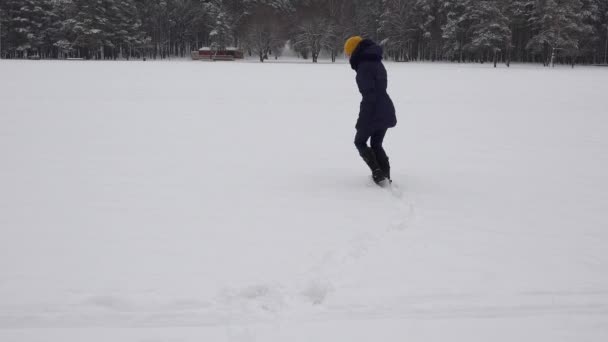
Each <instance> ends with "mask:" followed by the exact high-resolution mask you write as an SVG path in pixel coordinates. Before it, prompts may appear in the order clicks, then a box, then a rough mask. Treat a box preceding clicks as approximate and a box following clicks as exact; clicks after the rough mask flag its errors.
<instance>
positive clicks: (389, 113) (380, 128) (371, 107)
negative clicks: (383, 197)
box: [344, 36, 397, 185]
mask: <svg viewBox="0 0 608 342" xmlns="http://www.w3.org/2000/svg"><path fill="white" fill-rule="evenodd" d="M344 53H345V54H346V56H348V57H349V58H350V66H351V67H352V69H353V70H355V71H356V72H357V77H356V80H357V86H358V87H359V92H360V93H361V95H362V97H363V98H362V100H361V105H360V109H359V118H358V120H357V125H356V126H355V128H356V129H357V134H356V135H355V146H356V147H357V150H358V151H359V155H360V156H361V157H362V158H363V160H364V161H365V163H366V164H367V166H369V168H370V170H371V171H372V178H373V179H374V182H376V184H379V185H384V184H386V183H387V182H390V179H391V167H390V164H389V160H388V156H387V155H386V151H384V148H383V146H382V143H383V141H384V137H385V135H386V132H387V130H388V129H389V128H392V127H395V126H396V125H397V117H396V115H395V106H394V105H393V101H392V100H391V98H390V96H389V95H388V93H387V92H386V88H387V75H386V69H385V68H384V65H383V64H382V47H380V46H379V45H377V44H376V43H374V42H373V41H371V40H369V39H363V38H362V37H359V36H354V37H351V38H349V39H348V40H347V41H346V43H345V44H344ZM368 140H370V145H371V147H370V146H368V145H367V141H368Z"/></svg>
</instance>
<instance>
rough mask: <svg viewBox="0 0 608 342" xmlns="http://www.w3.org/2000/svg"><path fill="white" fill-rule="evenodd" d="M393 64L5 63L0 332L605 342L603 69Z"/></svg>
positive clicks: (46, 337) (0, 115) (0, 131)
mask: <svg viewBox="0 0 608 342" xmlns="http://www.w3.org/2000/svg"><path fill="white" fill-rule="evenodd" d="M387 69H388V71H389V78H390V80H389V92H390V94H391V95H392V97H393V99H394V102H395V105H396V107H397V109H398V119H399V125H398V127H397V128H395V129H392V130H390V131H389V134H388V136H387V140H386V148H387V151H388V153H389V155H390V157H391V162H392V164H393V170H392V171H393V172H392V173H393V178H394V180H395V183H396V184H397V185H398V187H399V189H400V191H401V192H402V196H396V195H395V194H392V193H391V192H389V191H385V190H383V189H379V188H377V187H376V186H374V185H372V184H371V182H370V180H369V178H368V175H367V174H368V171H367V170H366V168H365V166H364V164H363V162H362V161H361V160H360V158H359V157H358V155H357V153H356V150H355V148H354V145H353V143H352V140H353V137H354V123H355V119H356V114H357V110H358V101H359V95H358V93H357V90H356V87H355V84H354V73H353V71H352V70H350V67H349V66H348V64H346V63H344V62H342V63H338V64H328V63H321V64H318V65H313V64H312V63H310V64H309V63H305V64H304V63H264V64H259V63H248V62H242V63H240V62H227V63H221V62H217V63H197V62H192V61H187V62H186V61H184V62H139V61H132V62H85V61H82V62H78V61H76V62H70V63H66V62H59V61H57V62H51V61H36V62H33V61H1V62H0V75H2V81H1V82H0V160H1V161H2V164H1V165H2V167H1V168H0V189H1V191H0V236H1V239H0V341H19V342H20V341H83V340H86V341H93V342H95V341H110V340H111V341H340V340H343V341H373V340H378V341H384V340H386V341H400V340H410V341H446V340H453V341H516V340H527V341H605V340H606V339H607V338H608V272H606V270H608V249H607V246H608V231H607V230H606V228H607V227H608V215H606V212H607V210H608V179H607V178H606V176H605V175H606V174H607V172H608V169H607V168H608V135H607V134H606V132H608V116H607V115H606V110H605V107H606V104H605V101H606V99H605V92H606V84H607V81H608V70H605V69H603V68H585V67H577V68H575V69H570V68H555V69H548V68H542V67H537V66H523V65H514V66H512V67H511V68H510V69H507V68H505V67H501V68H498V69H494V68H492V67H491V66H490V65H457V64H393V63H387ZM201 79H205V80H213V81H212V82H201V81H200V80H201ZM201 106H203V109H201Z"/></svg>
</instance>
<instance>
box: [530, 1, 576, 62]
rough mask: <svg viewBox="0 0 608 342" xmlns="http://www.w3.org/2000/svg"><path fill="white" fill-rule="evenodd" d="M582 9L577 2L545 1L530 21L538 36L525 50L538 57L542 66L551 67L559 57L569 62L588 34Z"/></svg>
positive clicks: (534, 37) (538, 5)
mask: <svg viewBox="0 0 608 342" xmlns="http://www.w3.org/2000/svg"><path fill="white" fill-rule="evenodd" d="M582 8H583V4H582V3H581V1H580V0H546V1H544V2H539V3H538V4H537V5H536V8H535V10H534V16H533V17H532V18H531V19H530V21H531V23H532V24H533V25H534V26H535V27H536V28H537V32H538V33H537V34H536V35H534V36H533V37H532V39H531V40H530V41H529V42H528V44H527V47H528V48H529V49H531V50H532V51H534V52H536V53H541V54H542V55H543V57H544V58H543V59H544V64H545V65H549V64H551V65H553V64H554V63H555V61H556V58H557V54H558V53H560V54H562V55H564V56H570V57H571V58H572V57H574V56H576V55H578V53H579V51H580V41H581V39H582V35H583V34H585V33H586V32H588V29H587V25H585V24H584V22H583V15H582V14H581V10H582ZM572 61H573V58H572Z"/></svg>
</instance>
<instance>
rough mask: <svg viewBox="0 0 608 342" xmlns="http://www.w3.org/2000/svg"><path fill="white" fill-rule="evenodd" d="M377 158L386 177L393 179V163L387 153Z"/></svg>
mask: <svg viewBox="0 0 608 342" xmlns="http://www.w3.org/2000/svg"><path fill="white" fill-rule="evenodd" d="M376 159H377V160H378V165H379V166H380V168H381V169H382V171H383V172H384V175H385V176H386V178H387V179H388V180H389V181H391V164H390V163H389V162H388V157H386V155H385V158H380V157H378V158H376Z"/></svg>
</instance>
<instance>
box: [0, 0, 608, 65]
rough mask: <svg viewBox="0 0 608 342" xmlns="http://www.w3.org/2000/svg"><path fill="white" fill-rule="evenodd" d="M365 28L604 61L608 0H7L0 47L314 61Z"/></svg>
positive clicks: (445, 44)
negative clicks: (227, 51)
mask: <svg viewBox="0 0 608 342" xmlns="http://www.w3.org/2000/svg"><path fill="white" fill-rule="evenodd" d="M351 35H362V36H364V37H368V38H371V39H374V40H376V41H377V42H379V43H381V44H382V45H383V46H384V49H385V52H386V57H387V58H390V59H393V60H397V61H412V60H415V61H421V60H424V61H459V62H491V61H494V62H505V63H510V62H511V61H515V62H537V63H543V64H545V65H548V64H549V63H551V61H552V60H553V61H556V62H559V63H573V64H574V63H584V64H591V63H606V62H607V58H608V0H488V1H482V0H1V1H0V56H1V57H2V58H67V57H78V58H86V59H119V58H120V59H129V58H143V57H147V58H154V59H156V58H169V57H185V56H188V55H189V54H190V51H191V50H196V49H198V48H200V47H203V46H209V47H211V48H214V49H223V48H225V47H227V46H235V47H239V48H241V49H243V50H244V51H245V52H246V53H248V54H250V55H255V56H257V57H258V58H259V59H260V61H264V60H265V59H266V58H269V57H270V56H272V57H273V58H274V57H278V56H279V55H280V53H281V51H282V50H283V48H284V47H285V46H286V44H289V46H290V47H291V48H292V49H293V50H294V51H296V52H297V53H298V54H299V55H300V56H301V57H302V58H307V59H308V58H310V59H311V60H312V61H313V62H316V61H317V59H318V56H319V54H320V53H321V52H325V53H327V54H328V55H329V56H331V58H332V60H335V58H336V57H337V56H339V55H341V53H342V46H343V42H344V40H345V39H346V38H347V37H349V36H351Z"/></svg>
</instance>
